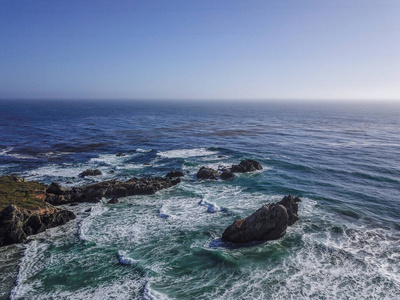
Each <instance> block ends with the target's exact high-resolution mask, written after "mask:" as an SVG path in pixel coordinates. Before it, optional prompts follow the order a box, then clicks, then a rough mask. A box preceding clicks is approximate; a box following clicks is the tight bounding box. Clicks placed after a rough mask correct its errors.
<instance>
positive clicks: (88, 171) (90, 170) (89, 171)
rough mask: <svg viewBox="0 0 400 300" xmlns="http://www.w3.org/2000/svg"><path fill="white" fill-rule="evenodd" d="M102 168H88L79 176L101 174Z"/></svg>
mask: <svg viewBox="0 0 400 300" xmlns="http://www.w3.org/2000/svg"><path fill="white" fill-rule="evenodd" d="M102 174H103V173H101V171H100V170H98V169H87V170H86V171H83V172H82V173H80V174H79V177H86V176H99V175H102Z"/></svg>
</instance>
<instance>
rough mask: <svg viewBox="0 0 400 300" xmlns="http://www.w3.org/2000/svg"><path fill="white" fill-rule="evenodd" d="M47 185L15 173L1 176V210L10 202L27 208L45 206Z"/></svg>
mask: <svg viewBox="0 0 400 300" xmlns="http://www.w3.org/2000/svg"><path fill="white" fill-rule="evenodd" d="M46 187H47V186H46V185H45V184H43V183H39V182H36V181H27V182H25V180H24V179H21V178H18V177H16V176H13V175H6V176H2V177H0V211H2V210H3V209H4V208H5V207H6V206H8V205H9V204H14V205H17V206H18V207H20V208H25V209H31V210H33V209H40V208H44V207H45V202H44V199H45V197H46V192H45V191H46Z"/></svg>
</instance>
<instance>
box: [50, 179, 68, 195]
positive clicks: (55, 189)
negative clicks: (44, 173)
mask: <svg viewBox="0 0 400 300" xmlns="http://www.w3.org/2000/svg"><path fill="white" fill-rule="evenodd" d="M46 193H49V194H54V195H63V194H64V189H63V188H62V187H61V185H60V184H59V183H57V182H53V183H52V184H50V185H49V187H48V188H47V189H46Z"/></svg>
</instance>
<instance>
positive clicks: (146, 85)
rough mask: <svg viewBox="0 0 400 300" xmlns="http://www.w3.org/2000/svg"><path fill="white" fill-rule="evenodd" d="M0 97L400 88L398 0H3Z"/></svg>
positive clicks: (230, 95) (376, 95) (389, 95)
mask: <svg viewBox="0 0 400 300" xmlns="http://www.w3.org/2000/svg"><path fill="white" fill-rule="evenodd" d="M0 98H94V99H96V98H99V99H101V98H108V99H110V98H111V99H114V98H119V99H121V98H126V99H129V98H133V99H148V98H149V99H150V98H156V99H248V98H251V99H279V98H289V99H378V100H380V99H392V100H396V99H398V100H400V1H399V0H376V1H369V0H343V1H342V0H340V1H335V0H303V1H302V0H288V1H285V0H274V1H268V0H260V1H252V0H246V1H234V0H229V1H228V0H218V1H216V0H212V1H208V0H181V1H173V0H168V1H167V0H165V1H161V0H158V1H157V0H151V1H149V0H146V1H116V0H114V1H85V0H78V1H68V0H64V1H56V0H53V1H48V0H46V1H41V0H34V1H32V0H30V1H23V0H18V1H17V0H11V1H2V0H0Z"/></svg>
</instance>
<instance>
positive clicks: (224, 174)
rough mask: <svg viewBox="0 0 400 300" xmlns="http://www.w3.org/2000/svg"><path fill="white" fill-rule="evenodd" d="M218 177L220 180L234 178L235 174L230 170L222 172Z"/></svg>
mask: <svg viewBox="0 0 400 300" xmlns="http://www.w3.org/2000/svg"><path fill="white" fill-rule="evenodd" d="M220 177H221V179H222V180H227V179H231V178H234V177H235V174H233V173H232V172H222V173H221V176H220Z"/></svg>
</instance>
